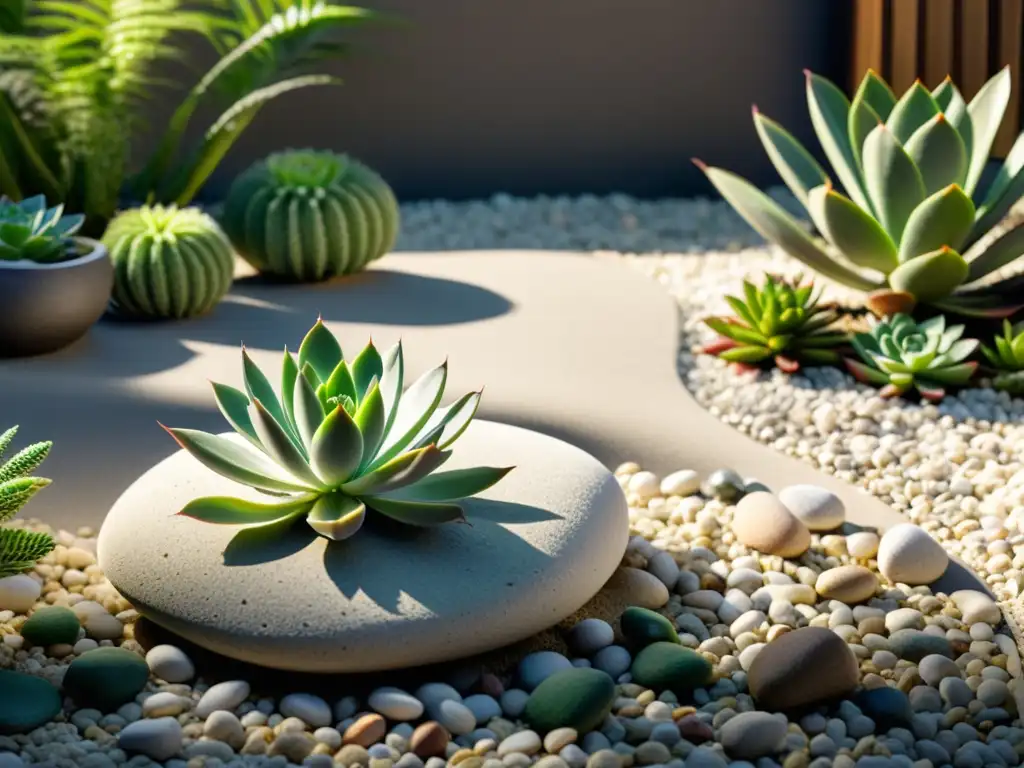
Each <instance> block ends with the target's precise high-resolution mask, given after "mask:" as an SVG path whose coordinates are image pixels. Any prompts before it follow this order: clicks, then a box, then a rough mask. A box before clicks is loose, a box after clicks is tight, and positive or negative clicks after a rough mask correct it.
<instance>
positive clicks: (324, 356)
mask: <svg viewBox="0 0 1024 768" xmlns="http://www.w3.org/2000/svg"><path fill="white" fill-rule="evenodd" d="M342 359H343V355H342V352H341V345H340V344H338V340H337V339H336V338H335V337H334V334H333V333H331V332H330V331H329V330H327V326H325V325H324V323H323V320H321V319H320V318H319V317H318V318H317V319H316V324H314V325H313V327H312V328H310V329H309V332H308V333H307V334H306V337H305V338H304V339H303V340H302V343H301V344H300V345H299V368H302V367H304V366H305V365H306V363H309V364H310V365H311V366H313V370H314V371H315V372H316V375H317V378H319V379H320V381H321V382H325V381H327V380H328V379H329V378H330V377H331V374H332V373H333V372H334V369H335V368H336V367H337V366H338V363H340V362H341V361H342Z"/></svg>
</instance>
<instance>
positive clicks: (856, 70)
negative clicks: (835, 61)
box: [850, 0, 885, 92]
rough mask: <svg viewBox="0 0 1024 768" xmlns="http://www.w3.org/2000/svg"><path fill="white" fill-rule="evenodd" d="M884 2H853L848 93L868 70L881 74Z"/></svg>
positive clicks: (865, 0)
mask: <svg viewBox="0 0 1024 768" xmlns="http://www.w3.org/2000/svg"><path fill="white" fill-rule="evenodd" d="M884 10H885V2H884V0H855V6H854V29H855V30H856V32H855V40H854V45H853V72H852V73H851V82H850V91H851V92H853V91H854V90H855V89H856V88H857V86H858V85H859V84H860V81H861V78H862V77H864V73H865V72H867V71H868V70H869V69H873V70H875V71H876V72H879V73H881V72H883V71H884V67H883V64H884V62H883V61H882V34H883V32H884V21H885V18H884V16H885V14H884Z"/></svg>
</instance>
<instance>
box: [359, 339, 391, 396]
mask: <svg viewBox="0 0 1024 768" xmlns="http://www.w3.org/2000/svg"><path fill="white" fill-rule="evenodd" d="M383 373H384V361H383V360H382V359H381V356H380V353H379V352H378V351H377V348H376V347H375V346H373V341H372V340H371V341H370V342H369V343H368V344H367V345H366V346H365V347H363V349H362V351H361V352H360V353H359V354H358V355H356V357H355V359H354V360H353V361H352V380H353V381H354V382H355V387H356V393H357V394H358V397H357V398H356V400H357V401H358V402H361V401H362V398H363V395H364V394H366V392H367V390H369V388H370V382H371V381H373V380H374V379H376V380H377V381H380V377H381V376H382V375H383Z"/></svg>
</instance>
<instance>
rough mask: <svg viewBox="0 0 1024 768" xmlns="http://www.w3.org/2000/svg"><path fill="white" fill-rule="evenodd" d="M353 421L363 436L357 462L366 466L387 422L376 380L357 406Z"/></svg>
mask: <svg viewBox="0 0 1024 768" xmlns="http://www.w3.org/2000/svg"><path fill="white" fill-rule="evenodd" d="M353 421H354V422H355V424H356V427H358V428H359V432H360V434H361V435H362V436H363V454H362V458H361V459H360V461H359V465H360V467H365V466H367V465H368V464H369V463H370V462H371V461H372V460H373V457H374V455H376V453H377V449H378V448H379V447H380V441H381V440H382V439H383V437H384V427H385V423H386V421H387V414H386V412H385V410H384V398H383V396H382V395H381V393H380V385H379V384H378V383H377V381H376V380H374V381H372V382H371V383H370V388H369V390H368V391H367V392H366V395H365V396H364V397H363V400H362V402H361V403H360V404H359V410H357V411H356V413H355V416H354V417H353Z"/></svg>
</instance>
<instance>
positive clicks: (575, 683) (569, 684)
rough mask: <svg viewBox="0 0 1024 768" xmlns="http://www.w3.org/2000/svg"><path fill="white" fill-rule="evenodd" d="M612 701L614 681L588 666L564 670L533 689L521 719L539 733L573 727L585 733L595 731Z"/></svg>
mask: <svg viewBox="0 0 1024 768" xmlns="http://www.w3.org/2000/svg"><path fill="white" fill-rule="evenodd" d="M613 701H615V682H614V681H613V680H612V679H611V677H609V676H608V675H607V674H605V673H604V672H601V671H600V670H597V669H592V668H589V667H573V668H572V669H563V670H560V671H558V672H555V674H553V675H551V676H550V677H548V678H547V679H545V680H544V681H543V682H542V683H541V684H540V685H538V686H537V687H536V688H534V690H533V693H531V694H530V698H529V699H527V701H526V709H524V710H523V718H524V719H525V720H526V722H528V723H529V724H530V726H531V727H532V728H533V729H535V730H536V731H537V732H538V733H548V732H549V731H553V730H555V729H556V728H575V729H576V730H577V731H578V732H579V733H586V732H587V731H592V730H594V729H596V728H598V727H599V726H600V725H601V723H602V722H603V721H604V719H605V717H606V716H607V715H608V713H609V712H610V711H611V708H612V702H613Z"/></svg>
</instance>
